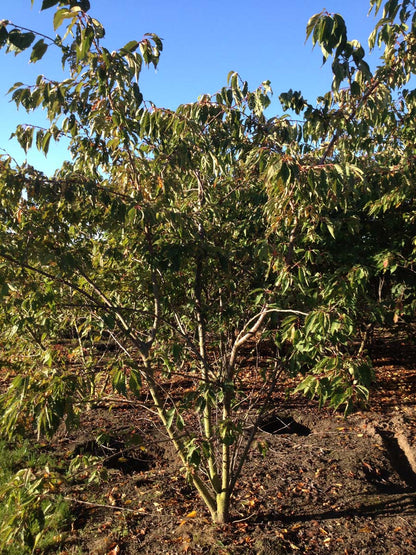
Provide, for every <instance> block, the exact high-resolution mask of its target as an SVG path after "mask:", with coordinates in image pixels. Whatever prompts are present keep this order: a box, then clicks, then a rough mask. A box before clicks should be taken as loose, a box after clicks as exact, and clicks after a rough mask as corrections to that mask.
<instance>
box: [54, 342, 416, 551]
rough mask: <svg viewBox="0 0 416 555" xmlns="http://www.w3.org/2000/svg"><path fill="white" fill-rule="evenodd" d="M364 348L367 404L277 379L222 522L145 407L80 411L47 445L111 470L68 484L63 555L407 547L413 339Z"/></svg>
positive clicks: (412, 519)
mask: <svg viewBox="0 0 416 555" xmlns="http://www.w3.org/2000/svg"><path fill="white" fill-rule="evenodd" d="M372 355H373V358H374V360H375V362H376V366H377V375H378V385H377V387H376V388H375V389H374V391H373V395H372V407H371V410H367V411H361V412H359V413H356V414H354V415H352V416H351V417H350V418H349V419H348V420H344V418H343V417H342V415H338V414H335V415H334V414H333V413H330V412H326V411H322V410H319V409H318V407H317V406H316V405H315V404H314V403H313V402H306V401H305V400H303V399H302V398H300V397H290V398H287V397H286V396H285V395H284V390H285V386H284V385H283V386H282V389H281V393H280V395H278V396H277V397H276V399H275V404H276V406H275V411H274V412H273V413H272V414H270V416H269V418H268V420H267V422H266V423H265V424H264V426H263V431H262V432H261V433H260V434H259V440H260V441H261V442H262V443H263V444H264V442H266V443H267V445H268V450H267V453H266V454H265V455H263V454H262V453H261V452H260V450H256V449H253V450H252V453H251V455H250V459H249V461H248V462H247V464H246V466H245V471H244V473H243V476H242V479H241V480H240V482H239V486H238V489H237V492H236V495H235V500H234V507H235V511H234V520H233V522H231V523H230V524H228V525H226V526H214V525H212V524H211V523H210V521H209V518H208V515H207V513H206V511H205V510H204V508H203V506H202V504H201V503H200V501H199V500H198V499H197V498H196V496H195V495H194V493H193V491H192V490H191V489H190V488H189V486H188V484H187V483H186V481H185V480H184V479H182V478H181V475H180V468H179V464H178V463H177V462H176V460H175V459H174V456H173V453H172V449H171V447H170V445H169V442H168V441H167V440H166V438H165V437H164V435H163V434H162V433H161V432H160V431H159V430H158V428H157V427H156V425H155V420H154V417H153V415H152V414H151V413H148V412H143V409H140V410H139V409H137V408H136V407H135V405H134V403H129V402H125V401H123V400H121V399H120V400H117V401H115V402H114V403H113V405H112V409H111V411H109V410H108V408H104V407H96V408H93V409H91V410H90V411H88V412H86V413H85V415H84V418H83V421H82V426H81V428H80V429H79V430H78V431H77V432H76V433H73V434H71V435H67V434H62V435H60V436H59V435H58V436H57V437H56V438H55V440H54V443H53V449H54V454H55V455H57V454H58V455H59V456H64V457H69V458H73V457H74V456H78V455H80V454H81V455H82V454H83V453H84V454H91V455H95V456H98V457H99V458H100V460H101V462H102V464H103V465H104V466H105V467H106V470H107V474H108V475H107V478H106V479H105V480H103V481H102V482H101V483H100V484H98V485H97V484H91V485H89V486H86V485H85V481H84V480H80V483H79V485H78V486H77V485H75V486H74V485H72V486H71V488H69V489H68V490H67V491H65V495H66V496H67V498H72V499H74V500H75V501H74V503H73V505H72V506H73V511H74V514H75V515H76V518H75V520H74V522H73V523H72V526H71V529H70V530H68V531H67V532H66V534H64V536H63V539H64V543H63V544H62V548H61V551H60V553H61V555H64V554H75V553H91V554H95V555H99V554H109V555H114V554H116V553H120V554H135V553H149V554H150V553H152V554H155V553H164V554H168V553H172V554H176V553H182V552H184V553H195V554H198V553H215V554H221V553H224V554H225V553H257V554H264V555H265V554H279V553H314V554H319V553H331V554H332V553H334V554H337V553H339V554H344V555H346V554H349V555H352V554H355V553H360V554H366V553H368V554H371V555H373V554H377V553H379V554H392V555H393V554H400V555H402V554H406V553H408V554H411V553H412V554H413V553H415V552H416V474H415V472H416V444H415V438H416V364H415V363H414V360H415V355H416V347H414V346H413V345H411V344H409V341H407V340H406V341H403V342H402V341H400V340H398V339H396V338H394V337H390V338H388V341H387V342H386V340H385V339H384V340H383V342H382V343H377V342H375V344H374V346H373V353H372ZM99 436H101V438H104V439H105V444H106V446H102V445H101V446H100V445H99V444H97V442H96V439H97V437H99ZM83 478H85V476H84V477H83Z"/></svg>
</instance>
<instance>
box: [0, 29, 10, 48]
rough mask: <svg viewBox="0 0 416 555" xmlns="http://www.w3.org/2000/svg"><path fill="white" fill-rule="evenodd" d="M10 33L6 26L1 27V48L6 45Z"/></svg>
mask: <svg viewBox="0 0 416 555" xmlns="http://www.w3.org/2000/svg"><path fill="white" fill-rule="evenodd" d="M8 36H9V33H8V31H7V29H6V26H5V25H0V48H1V47H2V46H3V45H4V44H6V42H7V38H8Z"/></svg>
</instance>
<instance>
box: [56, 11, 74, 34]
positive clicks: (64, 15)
mask: <svg viewBox="0 0 416 555" xmlns="http://www.w3.org/2000/svg"><path fill="white" fill-rule="evenodd" d="M74 17H76V16H74V12H72V11H71V10H68V9H67V8H61V9H60V10H58V11H57V12H56V13H55V15H54V16H53V28H54V30H55V31H56V30H57V29H58V28H59V27H60V26H61V25H62V23H63V21H64V20H65V19H72V18H74Z"/></svg>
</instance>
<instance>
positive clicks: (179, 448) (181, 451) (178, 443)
mask: <svg viewBox="0 0 416 555" xmlns="http://www.w3.org/2000/svg"><path fill="white" fill-rule="evenodd" d="M143 361H144V366H145V375H146V381H147V384H148V386H149V391H150V394H151V396H152V400H153V403H154V405H155V407H156V410H157V412H158V415H159V418H160V420H161V422H162V424H163V426H164V428H165V430H166V432H167V433H168V435H169V438H170V440H171V441H172V443H173V445H174V447H175V450H176V452H177V454H178V456H179V458H180V460H181V462H182V463H183V465H184V466H185V467H187V466H188V461H187V458H186V447H185V445H184V443H183V441H182V439H181V438H180V437H178V436H177V435H176V434H175V428H174V426H169V424H168V419H167V415H166V411H165V409H164V406H163V402H162V398H161V396H160V394H159V391H158V386H157V383H156V381H155V379H154V376H153V370H152V368H151V365H150V362H149V360H148V359H147V358H144V359H143ZM190 480H191V482H192V484H193V485H194V486H195V489H196V490H197V491H198V493H199V495H200V496H201V498H202V500H203V501H204V503H205V505H206V506H207V508H208V510H209V512H210V513H211V516H212V519H213V520H214V521H215V520H216V514H217V504H216V499H215V497H214V495H213V494H212V493H211V492H210V491H209V489H208V487H207V486H206V484H205V483H204V482H203V481H202V479H201V478H200V477H199V476H198V475H197V474H191V475H190Z"/></svg>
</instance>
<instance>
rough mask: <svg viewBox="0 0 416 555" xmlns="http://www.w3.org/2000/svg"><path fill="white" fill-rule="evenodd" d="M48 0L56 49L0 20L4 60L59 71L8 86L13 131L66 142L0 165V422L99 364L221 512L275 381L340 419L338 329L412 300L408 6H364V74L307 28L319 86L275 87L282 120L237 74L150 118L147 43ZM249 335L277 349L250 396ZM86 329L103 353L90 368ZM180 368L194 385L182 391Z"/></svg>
mask: <svg viewBox="0 0 416 555" xmlns="http://www.w3.org/2000/svg"><path fill="white" fill-rule="evenodd" d="M372 4H374V6H373V7H374V10H375V11H376V12H378V11H379V9H380V2H377V3H376V2H373V3H372ZM48 8H55V14H54V18H53V21H54V28H55V31H56V30H58V29H59V28H60V27H61V25H62V24H63V23H64V22H65V23H66V25H67V32H66V34H65V37H66V38H65V39H62V38H61V37H59V36H58V35H56V36H54V37H47V36H45V35H40V34H37V33H36V32H35V31H28V30H27V29H22V28H19V27H18V26H16V25H11V24H9V22H7V21H3V22H1V25H0V45H1V46H3V47H4V48H5V49H6V50H7V51H13V52H20V51H25V50H27V49H31V60H32V61H36V60H38V59H40V58H41V57H42V56H43V55H44V54H45V53H46V51H47V49H48V48H51V47H54V48H57V49H59V50H60V51H61V53H62V62H63V65H64V67H65V68H66V69H67V72H68V77H67V79H65V80H64V81H61V82H56V81H51V80H48V79H46V78H45V77H42V76H41V77H39V78H38V79H37V81H36V84H34V85H33V86H25V85H22V84H16V85H15V86H14V87H13V88H12V97H13V100H14V101H15V102H16V104H17V105H20V106H23V107H24V108H25V109H26V110H28V111H31V110H34V109H37V108H43V109H44V110H45V111H46V114H47V116H48V118H49V120H50V127H49V128H47V129H37V128H33V127H31V126H19V127H18V129H17V130H16V132H15V135H16V137H17V138H18V140H19V141H20V143H21V145H22V146H23V148H25V149H28V148H30V147H31V146H32V143H35V144H36V146H37V147H38V148H39V149H41V150H43V151H44V152H45V153H47V151H48V148H49V144H50V141H51V140H57V139H59V138H61V137H63V136H65V137H67V138H69V141H70V150H71V154H72V162H70V163H69V162H66V163H65V164H64V165H63V167H62V168H61V169H60V170H59V171H57V172H56V174H55V175H54V177H52V178H50V177H47V176H45V175H44V174H42V173H41V172H39V171H36V170H35V169H34V168H32V167H30V166H27V165H23V166H17V165H16V164H15V163H14V162H13V161H12V159H11V158H9V157H7V156H4V157H3V158H2V159H1V161H0V188H1V198H0V261H1V266H0V272H1V274H0V275H1V280H2V281H1V296H2V308H1V311H2V312H1V315H0V322H1V325H2V340H1V341H2V352H3V354H2V358H3V362H2V366H3V367H5V368H8V369H11V370H13V372H14V373H15V374H16V377H15V378H14V380H13V382H12V385H11V387H10V389H9V391H8V392H7V393H6V394H5V395H4V396H3V399H2V402H3V409H2V424H3V429H4V430H5V431H6V432H8V433H9V434H11V433H12V432H13V431H14V430H15V429H16V428H17V427H19V426H22V425H27V423H28V422H29V423H33V424H34V426H35V427H36V429H37V431H38V433H39V434H44V433H51V432H53V431H54V430H55V429H56V428H57V426H58V425H59V423H60V422H61V421H62V420H65V422H66V423H67V424H68V425H70V424H72V423H74V422H76V420H77V416H78V414H79V411H80V408H81V407H82V406H85V404H86V403H88V402H91V400H93V399H94V398H97V395H99V391H100V389H99V387H98V386H97V375H101V374H102V372H104V373H106V374H107V375H108V376H111V379H112V383H113V386H114V388H115V389H116V390H117V391H118V392H120V393H123V394H125V393H127V391H130V392H131V393H132V394H133V395H135V396H136V397H137V398H138V402H139V400H140V395H141V391H142V390H143V389H145V390H146V391H148V392H149V393H150V397H151V399H152V403H153V406H154V408H155V409H156V411H157V413H158V416H159V419H160V422H161V425H162V426H163V427H164V429H165V431H166V432H167V433H168V435H169V437H170V439H171V441H172V442H173V444H174V446H175V449H176V452H177V454H178V457H179V458H180V459H181V461H182V463H183V468H184V470H185V473H186V474H187V477H188V479H189V480H190V482H191V483H192V484H193V486H194V487H195V488H196V489H197V491H198V492H199V494H200V496H201V498H202V499H203V500H204V502H205V504H206V506H207V508H208V509H209V511H210V513H211V515H212V518H213V520H214V521H216V522H224V521H226V520H228V519H229V518H230V500H231V496H232V493H233V490H234V488H235V486H236V483H237V480H238V477H239V475H240V473H241V470H242V467H243V463H244V460H245V458H246V456H247V453H248V450H249V448H250V446H251V445H252V443H253V440H254V438H255V433H256V429H257V426H258V424H259V422H260V420H261V417H262V415H263V414H264V411H265V410H266V409H267V407H268V404H269V403H270V400H271V398H272V394H273V391H274V390H275V388H276V386H277V384H278V380H279V376H280V374H281V372H282V371H290V372H292V373H294V374H296V373H299V374H300V375H301V376H302V378H301V380H300V384H299V386H298V389H299V390H303V391H305V392H307V393H309V394H311V395H318V396H319V398H320V400H321V401H322V402H325V401H328V402H329V403H330V404H332V406H334V407H339V406H341V405H345V407H346V410H347V411H348V410H349V409H350V408H351V407H352V405H353V403H354V402H355V401H357V400H359V399H363V398H364V399H365V398H366V396H367V393H368V391H367V388H368V385H369V382H370V380H371V377H372V374H371V369H370V367H369V363H368V361H367V359H366V357H365V352H364V348H363V347H364V343H361V344H360V343H358V345H357V344H356V343H354V339H356V338H357V337H358V335H359V333H360V331H362V330H363V331H365V330H366V329H369V326H371V325H373V324H374V323H376V322H383V321H386V320H388V318H389V317H390V316H391V317H392V318H394V319H396V320H397V318H402V317H404V316H405V313H406V311H408V310H409V307H412V306H413V305H412V303H413V291H414V288H413V274H414V271H413V266H412V264H413V260H414V229H413V225H414V224H413V220H414V216H413V213H414V207H413V195H412V187H413V172H414V169H413V168H414V153H413V140H414V133H413V125H414V117H413V116H414V114H413V111H414V107H413V106H414V103H415V101H414V98H416V96H415V94H414V92H412V91H409V90H406V89H405V86H406V83H407V81H408V79H409V77H410V76H411V74H412V73H413V71H414V63H415V46H414V34H413V27H412V17H413V14H414V12H415V10H414V6H413V3H412V2H409V1H408V0H403V1H402V2H392V1H389V2H387V3H386V5H385V6H384V12H383V15H382V18H381V19H380V21H379V22H378V23H377V26H376V28H375V32H374V33H373V34H372V36H371V37H370V40H371V44H370V47H374V45H378V46H379V47H383V48H384V51H383V56H382V58H381V63H380V67H378V68H377V69H376V70H375V71H374V72H371V70H370V68H369V66H368V65H367V64H366V62H365V60H364V50H363V48H362V47H361V45H360V44H358V43H357V42H356V41H348V38H347V32H346V27H345V23H344V21H343V19H342V18H341V17H340V16H339V15H331V14H327V13H321V14H318V15H316V16H314V17H313V18H312V19H311V20H310V22H309V24H308V29H307V33H308V35H311V36H312V40H313V42H314V43H317V44H319V46H320V47H321V49H322V52H323V55H324V59H325V60H326V59H327V58H328V57H329V56H332V57H333V60H334V61H333V65H332V68H333V73H334V81H333V84H332V90H331V91H330V92H329V93H327V94H326V95H325V96H322V97H320V98H319V99H318V101H317V104H316V105H312V104H309V103H308V102H307V101H306V100H305V99H304V98H303V97H302V95H301V94H300V93H298V92H293V91H289V92H288V93H285V94H282V95H281V97H280V98H281V102H282V105H283V108H284V109H288V110H292V111H294V112H295V113H296V114H298V115H299V114H302V115H303V122H302V123H301V124H299V123H295V122H292V121H291V120H290V118H287V117H286V116H284V117H274V118H271V119H267V118H266V116H265V115H264V110H265V108H267V107H268V105H269V103H270V94H271V90H270V85H269V83H267V82H266V83H263V84H262V85H261V87H259V88H258V89H257V90H255V91H250V90H249V89H248V86H247V84H246V83H245V82H243V81H242V80H241V79H240V77H239V76H238V75H237V74H235V73H231V74H230V75H229V82H228V86H227V87H224V88H223V89H222V90H221V91H219V92H218V94H216V95H214V96H210V95H203V96H201V97H200V98H199V100H198V101H197V102H195V103H193V104H188V105H183V106H179V107H178V109H177V110H176V111H172V110H166V109H163V108H158V107H156V106H154V105H153V104H151V103H150V102H145V101H144V100H143V96H142V93H141V90H140V87H139V82H138V79H139V75H140V70H141V66H142V63H146V64H153V65H156V64H157V62H158V59H159V55H160V52H161V50H162V44H161V42H160V40H159V38H158V37H157V36H155V35H147V36H145V37H144V39H142V40H141V41H131V42H129V43H127V44H126V45H125V46H124V47H123V48H121V49H120V50H118V51H115V52H109V51H108V50H107V49H106V48H105V46H104V45H103V44H104V42H103V39H104V34H105V33H104V29H103V28H102V26H101V25H100V23H99V22H98V21H97V20H96V19H94V18H92V17H91V16H90V15H89V13H88V12H89V8H90V5H89V2H88V1H86V0H81V1H69V2H67V1H64V0H44V1H43V4H42V9H48ZM409 22H410V24H409ZM408 25H410V27H409V26H408ZM266 332H268V333H269V334H270V333H271V334H272V337H273V339H274V342H275V354H274V356H272V357H270V360H269V361H267V362H264V363H263V364H262V365H261V367H260V368H259V383H260V384H262V387H261V388H260V390H258V389H253V390H248V389H247V385H245V386H244V387H241V383H242V380H241V378H242V375H243V367H242V365H241V357H240V356H239V354H240V349H241V347H242V346H243V345H244V344H246V343H247V342H249V341H259V340H261V338H262V337H263V334H264V333H266ZM103 341H105V342H111V344H112V350H111V352H109V353H108V354H107V356H106V357H105V363H102V364H101V365H100V370H101V371H102V372H101V373H98V372H97V355H96V350H95V346H96V345H97V344H98V343H100V344H102V343H103ZM178 375H179V376H182V375H185V376H186V377H187V379H189V380H190V381H191V382H192V387H190V388H189V392H188V394H187V395H186V396H184V397H182V398H178V395H175V391H174V390H173V389H172V383H173V382H174V380H175V378H176V377H177V376H178Z"/></svg>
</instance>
